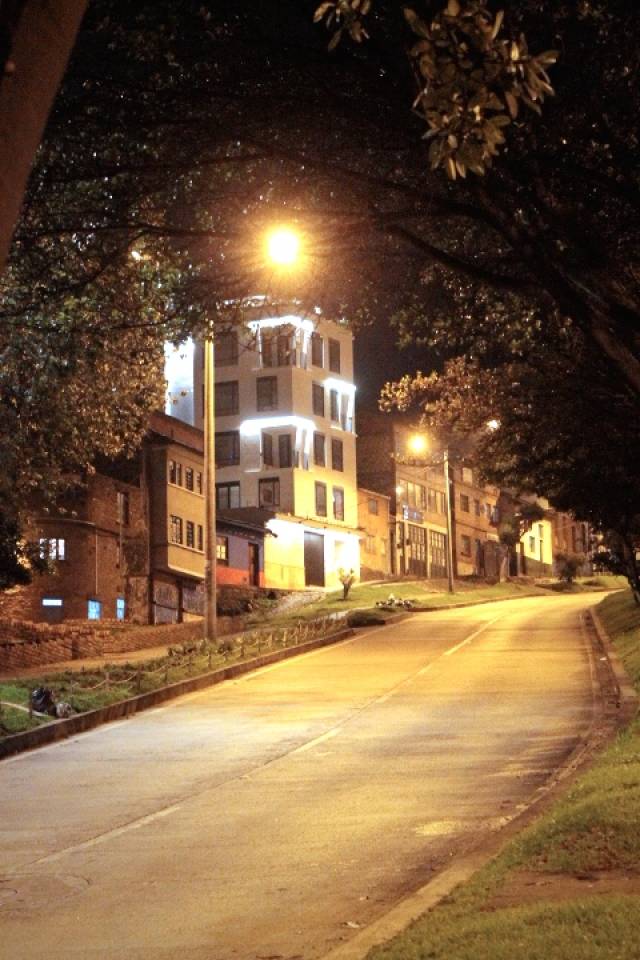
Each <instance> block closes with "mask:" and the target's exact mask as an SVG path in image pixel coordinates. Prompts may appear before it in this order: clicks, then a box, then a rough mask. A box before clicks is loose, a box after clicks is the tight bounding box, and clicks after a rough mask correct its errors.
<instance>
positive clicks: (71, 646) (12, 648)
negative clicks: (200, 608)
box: [0, 617, 245, 671]
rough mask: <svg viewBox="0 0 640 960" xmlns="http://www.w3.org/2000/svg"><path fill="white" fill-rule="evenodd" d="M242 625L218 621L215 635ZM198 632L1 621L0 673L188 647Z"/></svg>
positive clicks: (195, 623)
mask: <svg viewBox="0 0 640 960" xmlns="http://www.w3.org/2000/svg"><path fill="white" fill-rule="evenodd" d="M244 622H245V620H244V617H218V620H217V625H218V633H219V634H227V633H237V632H238V631H239V630H242V628H243V626H244ZM202 629H203V627H202V621H201V620H192V621H190V622H188V623H167V624H161V625H159V626H148V627H132V626H130V625H127V624H121V623H117V622H115V621H114V622H112V623H105V622H104V621H101V622H99V623H93V622H88V621H84V620H79V621H66V622H65V623H60V624H48V623H30V622H27V621H24V620H0V671H5V670H19V669H20V668H22V667H39V666H46V665H47V664H51V663H60V662H61V661H64V660H81V659H83V658H85V657H104V656H109V654H113V653H130V652H132V651H134V650H146V649H149V648H150V647H160V646H162V645H163V644H182V643H193V642H197V641H199V640H201V639H202Z"/></svg>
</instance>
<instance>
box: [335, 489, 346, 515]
mask: <svg viewBox="0 0 640 960" xmlns="http://www.w3.org/2000/svg"><path fill="white" fill-rule="evenodd" d="M333 516H334V517H335V519H336V520H344V490H343V489H342V487H334V488H333Z"/></svg>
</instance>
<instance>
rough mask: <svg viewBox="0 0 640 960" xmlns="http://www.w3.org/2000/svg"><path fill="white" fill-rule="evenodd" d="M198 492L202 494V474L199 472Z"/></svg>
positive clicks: (197, 479)
mask: <svg viewBox="0 0 640 960" xmlns="http://www.w3.org/2000/svg"><path fill="white" fill-rule="evenodd" d="M196 490H197V492H198V493H202V474H201V472H200V471H199V470H198V471H197V472H196Z"/></svg>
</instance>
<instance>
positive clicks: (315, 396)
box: [311, 383, 324, 417]
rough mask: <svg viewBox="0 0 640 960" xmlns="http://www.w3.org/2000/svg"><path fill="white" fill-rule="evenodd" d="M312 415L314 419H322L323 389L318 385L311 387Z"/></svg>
mask: <svg viewBox="0 0 640 960" xmlns="http://www.w3.org/2000/svg"><path fill="white" fill-rule="evenodd" d="M311 390H312V400H313V413H314V415H315V416H316V417H324V387H323V386H322V384H320V383H314V384H313V385H312V388H311Z"/></svg>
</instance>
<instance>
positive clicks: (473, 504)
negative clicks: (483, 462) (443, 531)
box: [450, 463, 500, 577]
mask: <svg viewBox="0 0 640 960" xmlns="http://www.w3.org/2000/svg"><path fill="white" fill-rule="evenodd" d="M450 469H451V511H452V522H453V531H454V543H453V564H454V570H455V573H456V576H458V577H464V576H480V577H495V576H498V575H499V572H500V549H499V540H498V532H497V520H498V516H497V504H498V497H499V490H498V489H497V487H493V486H490V485H488V484H482V483H480V482H479V480H478V477H477V474H476V472H475V471H474V469H473V468H472V467H471V466H465V465H464V464H459V463H453V464H452V466H451V468H450Z"/></svg>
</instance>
